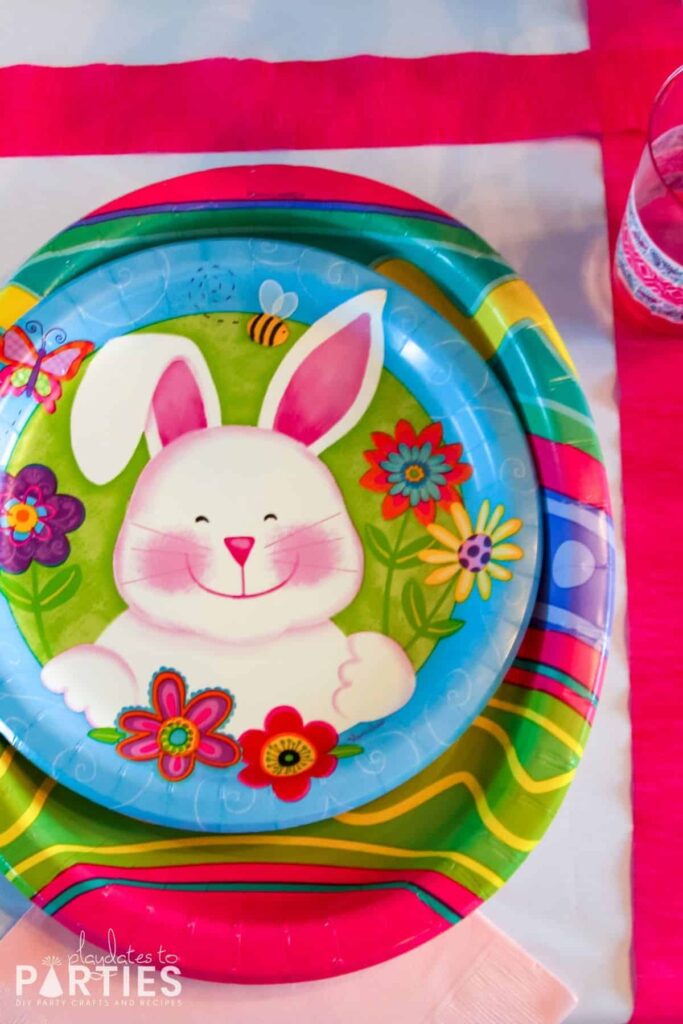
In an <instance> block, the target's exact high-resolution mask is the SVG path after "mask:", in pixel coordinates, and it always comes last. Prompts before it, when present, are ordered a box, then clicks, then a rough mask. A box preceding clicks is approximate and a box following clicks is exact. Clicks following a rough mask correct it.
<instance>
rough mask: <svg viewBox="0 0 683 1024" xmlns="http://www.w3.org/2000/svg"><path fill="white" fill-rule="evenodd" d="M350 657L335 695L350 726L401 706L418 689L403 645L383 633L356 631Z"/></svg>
mask: <svg viewBox="0 0 683 1024" xmlns="http://www.w3.org/2000/svg"><path fill="white" fill-rule="evenodd" d="M348 644H349V653H350V655H351V657H350V658H349V660H348V661H345V662H344V663H343V664H342V665H341V666H340V668H339V678H340V680H341V684H342V685H341V686H340V687H339V689H338V690H337V691H336V692H335V694H334V697H333V699H332V703H333V705H334V708H335V710H336V711H337V713H338V714H339V715H340V716H341V717H342V718H343V719H345V720H346V721H348V725H347V726H346V727H347V728H350V726H351V725H355V723H356V722H372V721H374V720H375V719H377V718H385V717H386V716H387V715H390V714H392V713H393V712H394V711H398V709H399V708H402V707H403V705H404V704H406V703H407V702H408V701H409V700H410V698H411V697H412V695H413V692H414V690H415V670H414V669H413V666H412V664H411V663H410V661H409V659H408V657H407V655H406V654H405V652H404V651H403V649H402V648H401V647H399V645H398V644H397V643H395V642H394V641H393V640H391V639H390V637H387V636H384V635H383V634H381V633H354V634H353V635H352V636H350V637H349V638H348Z"/></svg>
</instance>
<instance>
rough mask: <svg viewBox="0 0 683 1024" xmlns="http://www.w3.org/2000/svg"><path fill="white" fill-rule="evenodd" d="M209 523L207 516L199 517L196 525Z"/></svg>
mask: <svg viewBox="0 0 683 1024" xmlns="http://www.w3.org/2000/svg"><path fill="white" fill-rule="evenodd" d="M208 521H209V520H208V519H207V518H206V516H197V518H196V519H195V523H208Z"/></svg>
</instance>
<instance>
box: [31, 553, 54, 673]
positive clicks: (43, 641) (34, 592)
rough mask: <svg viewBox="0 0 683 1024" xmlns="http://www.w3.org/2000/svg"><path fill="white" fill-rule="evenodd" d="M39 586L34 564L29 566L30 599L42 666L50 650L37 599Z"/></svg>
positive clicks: (36, 569) (50, 655) (38, 599)
mask: <svg viewBox="0 0 683 1024" xmlns="http://www.w3.org/2000/svg"><path fill="white" fill-rule="evenodd" d="M39 590H40V588H39V585H38V567H37V566H36V563H35V562H34V563H33V565H32V566H31V599H32V605H33V616H34V618H35V620H36V629H37V631H38V638H39V639H40V645H41V647H42V649H43V664H45V662H46V661H49V660H50V658H51V657H52V648H51V647H50V644H49V643H48V639H47V635H46V633H45V623H44V621H43V612H42V609H41V607H40V598H39V596H38V595H39Z"/></svg>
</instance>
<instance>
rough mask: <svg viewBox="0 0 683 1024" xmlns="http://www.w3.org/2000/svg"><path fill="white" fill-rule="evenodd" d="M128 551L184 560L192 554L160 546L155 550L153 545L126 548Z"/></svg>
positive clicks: (186, 549) (183, 549)
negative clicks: (173, 556) (175, 556)
mask: <svg viewBox="0 0 683 1024" xmlns="http://www.w3.org/2000/svg"><path fill="white" fill-rule="evenodd" d="M128 550H129V551H138V552H139V553H140V554H142V555H148V554H151V555H164V557H166V556H167V555H177V556H178V558H184V557H185V556H186V555H191V554H192V550H191V549H190V548H165V547H162V546H159V547H158V548H157V547H154V545H150V546H149V547H148V548H128ZM202 550H203V551H206V550H208V548H202Z"/></svg>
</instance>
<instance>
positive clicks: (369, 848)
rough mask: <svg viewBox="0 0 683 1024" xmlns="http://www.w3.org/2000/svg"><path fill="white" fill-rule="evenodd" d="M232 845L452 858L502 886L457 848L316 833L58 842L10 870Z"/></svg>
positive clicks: (14, 872)
mask: <svg viewBox="0 0 683 1024" xmlns="http://www.w3.org/2000/svg"><path fill="white" fill-rule="evenodd" d="M211 846H213V847H216V848H218V849H221V848H222V847H231V846H238V847H239V846H263V847H268V846H285V847H292V848H294V849H296V848H297V847H298V848H302V847H308V848H313V849H331V850H345V851H348V852H350V853H366V854H371V855H373V856H379V857H396V858H397V859H400V860H425V859H435V860H449V861H451V862H452V863H454V864H460V865H461V866H462V867H464V868H467V870H468V871H471V872H472V873H473V874H476V875H479V877H480V878H483V879H484V880H485V881H486V882H488V883H489V885H492V886H493V887H494V888H495V889H500V887H501V886H502V885H503V879H502V878H501V877H500V875H497V874H496V873H495V872H494V871H491V870H490V869H489V868H487V867H486V866H485V865H484V864H480V863H479V862H478V861H476V860H473V859H472V858H471V857H468V856H466V855H465V854H463V853H457V852H456V851H454V850H406V849H403V848H402V847H398V846H376V845H375V844H373V843H361V842H355V841H353V840H350V839H322V838H319V837H316V836H296V837H295V836H259V835H242V836H196V837H194V836H192V837H188V838H179V839H160V840H153V841H150V842H146V843H130V844H123V845H118V846H89V845H85V844H80V843H57V844H55V845H54V846H49V847H47V848H46V849H44V850H39V851H38V852H37V853H34V854H32V855H31V856H30V857H26V858H25V860H22V861H21V862H20V863H19V864H16V865H15V866H14V867H13V868H10V870H9V871H8V872H7V878H9V879H10V880H11V879H13V878H16V877H18V876H20V875H25V874H26V873H27V872H28V871H30V870H31V869H32V868H34V867H36V866H37V865H38V864H42V863H43V862H44V861H46V860H51V859H52V858H53V857H58V856H60V855H61V854H64V853H85V854H89V855H90V856H96V857H106V856H110V855H114V854H134V853H153V852H154V851H161V850H173V851H177V850H182V849H188V848H194V849H197V848H201V847H211Z"/></svg>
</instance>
